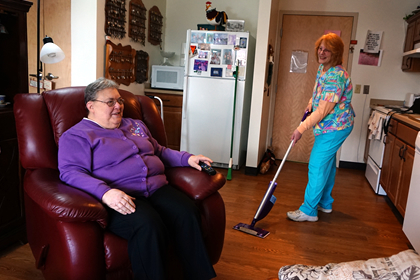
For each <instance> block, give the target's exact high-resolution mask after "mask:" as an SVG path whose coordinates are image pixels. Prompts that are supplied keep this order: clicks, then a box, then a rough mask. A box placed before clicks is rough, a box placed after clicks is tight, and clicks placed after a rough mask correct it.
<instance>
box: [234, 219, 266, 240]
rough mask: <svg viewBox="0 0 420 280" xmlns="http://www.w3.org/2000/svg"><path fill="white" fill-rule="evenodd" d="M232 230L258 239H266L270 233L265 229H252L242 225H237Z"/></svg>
mask: <svg viewBox="0 0 420 280" xmlns="http://www.w3.org/2000/svg"><path fill="white" fill-rule="evenodd" d="M233 229H236V230H239V231H242V232H245V233H248V234H251V235H254V236H257V237H259V238H266V237H267V235H269V234H270V232H269V231H266V230H265V229H262V228H257V227H253V226H250V225H247V224H244V223H239V224H237V225H236V226H234V227H233Z"/></svg>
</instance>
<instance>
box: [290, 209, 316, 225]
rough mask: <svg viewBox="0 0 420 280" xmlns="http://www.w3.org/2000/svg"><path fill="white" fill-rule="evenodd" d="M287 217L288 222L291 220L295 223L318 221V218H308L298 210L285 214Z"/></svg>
mask: <svg viewBox="0 0 420 280" xmlns="http://www.w3.org/2000/svg"><path fill="white" fill-rule="evenodd" d="M287 217H288V218H289V219H290V220H293V221H295V222H305V221H308V222H316V221H318V216H309V215H306V214H305V213H303V212H302V211H300V210H295V211H289V212H287Z"/></svg>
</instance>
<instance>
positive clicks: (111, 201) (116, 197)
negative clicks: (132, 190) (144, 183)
mask: <svg viewBox="0 0 420 280" xmlns="http://www.w3.org/2000/svg"><path fill="white" fill-rule="evenodd" d="M135 199H136V198H135V197H132V196H129V195H128V194H126V193H125V192H123V191H121V190H119V189H110V190H109V191H107V192H106V193H105V194H104V195H103V196H102V202H103V203H105V204H106V205H108V206H109V207H110V208H112V209H114V210H115V211H117V212H119V213H121V214H123V215H127V214H131V213H134V211H136V205H135V204H134V201H133V200H135Z"/></svg>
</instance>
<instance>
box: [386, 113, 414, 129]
mask: <svg viewBox="0 0 420 280" xmlns="http://www.w3.org/2000/svg"><path fill="white" fill-rule="evenodd" d="M392 117H393V118H394V119H396V120H398V121H400V122H403V123H405V124H407V125H408V126H411V127H413V128H414V129H416V130H420V114H400V113H395V114H393V115H392Z"/></svg>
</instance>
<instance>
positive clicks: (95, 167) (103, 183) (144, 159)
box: [58, 118, 191, 201]
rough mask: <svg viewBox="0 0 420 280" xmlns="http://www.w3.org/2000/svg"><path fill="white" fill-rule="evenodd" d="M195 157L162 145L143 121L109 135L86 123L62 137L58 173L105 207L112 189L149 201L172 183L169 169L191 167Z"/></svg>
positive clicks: (124, 121)
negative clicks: (104, 200) (167, 168)
mask: <svg viewBox="0 0 420 280" xmlns="http://www.w3.org/2000/svg"><path fill="white" fill-rule="evenodd" d="M190 156H191V154H189V153H187V152H179V151H174V150H171V149H168V148H166V147H163V146H161V145H159V144H158V142H157V141H156V140H155V139H154V138H153V137H152V135H151V134H150V131H149V130H148V129H147V127H146V125H145V124H144V123H143V122H142V121H139V120H133V119H128V118H123V119H122V122H121V125H120V127H119V128H115V129H105V128H102V127H101V126H99V125H98V124H97V123H95V122H93V121H91V120H89V119H83V120H82V121H80V122H79V123H78V124H76V125H75V126H73V127H72V128H70V129H69V130H67V131H66V132H64V133H63V135H62V136H61V137H60V140H59V149H58V169H59V170H60V179H61V180H62V181H63V182H65V183H67V184H69V185H71V186H73V187H76V188H79V189H81V190H84V191H86V192H88V193H90V194H92V195H93V196H95V197H96V198H97V199H99V200H100V201H102V196H103V195H104V193H105V192H107V191H108V190H110V189H111V188H117V189H120V190H122V191H124V192H125V193H127V194H128V195H132V196H145V197H148V196H150V195H152V194H153V193H154V192H155V191H156V190H157V189H159V188H160V187H162V186H164V185H165V184H167V183H168V182H167V180H166V176H165V174H164V171H165V166H168V167H169V166H170V167H174V166H189V164H188V159H189V158H190Z"/></svg>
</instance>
